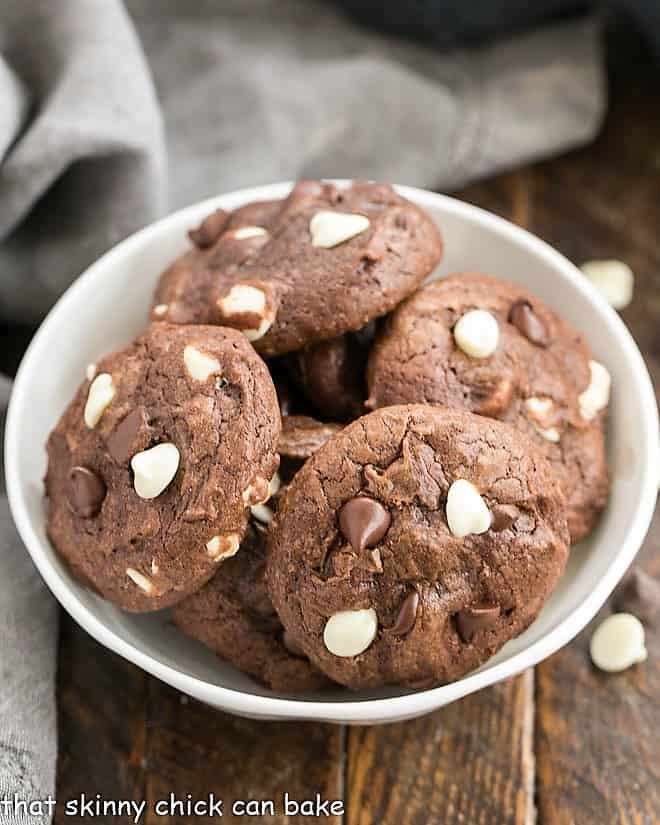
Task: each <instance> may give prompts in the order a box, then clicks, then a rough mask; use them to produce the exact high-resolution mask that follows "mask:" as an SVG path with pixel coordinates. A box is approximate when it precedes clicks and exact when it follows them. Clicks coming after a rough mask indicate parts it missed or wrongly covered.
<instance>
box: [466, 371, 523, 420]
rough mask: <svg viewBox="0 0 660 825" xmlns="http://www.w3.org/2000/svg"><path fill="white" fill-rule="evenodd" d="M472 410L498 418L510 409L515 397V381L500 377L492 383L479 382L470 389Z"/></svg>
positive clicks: (478, 413)
mask: <svg viewBox="0 0 660 825" xmlns="http://www.w3.org/2000/svg"><path fill="white" fill-rule="evenodd" d="M470 397H471V400H472V412H475V413H477V415H487V416H489V417H491V418H497V416H499V415H501V414H502V413H503V412H504V411H505V410H507V409H508V407H509V405H510V404H511V399H512V398H513V382H512V381H510V380H509V379H508V378H500V379H499V380H497V381H496V382H494V383H492V384H479V385H476V386H474V387H472V389H471V391H470Z"/></svg>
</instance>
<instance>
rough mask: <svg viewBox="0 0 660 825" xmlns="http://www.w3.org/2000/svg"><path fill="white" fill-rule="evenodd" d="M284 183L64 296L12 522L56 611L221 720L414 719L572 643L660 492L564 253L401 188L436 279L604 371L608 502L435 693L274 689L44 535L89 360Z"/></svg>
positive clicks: (445, 201) (643, 384)
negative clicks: (52, 477) (573, 331)
mask: <svg viewBox="0 0 660 825" xmlns="http://www.w3.org/2000/svg"><path fill="white" fill-rule="evenodd" d="M289 188H290V184H287V183H282V184H275V185H272V186H264V187H260V188H254V189H248V190H243V191H240V192H234V193H232V194H230V195H224V196H222V197H218V198H213V199H211V200H208V201H205V202H203V203H200V204H197V205H195V206H191V207H189V208H188V209H184V210H182V211H181V212H177V213H176V214H174V215H171V216H170V217H168V218H165V219H164V220H161V221H159V222H158V223H155V224H153V225H152V226H149V227H147V228H146V229H143V230H142V231H140V232H138V233H137V234H135V235H133V236H132V237H130V238H128V239H127V240H126V241H124V242H123V243H121V244H119V246H117V247H115V248H114V249H112V250H111V251H110V252H108V253H107V254H106V255H104V256H103V257H102V258H101V259H100V260H99V261H97V262H96V263H95V264H94V265H93V266H91V267H90V268H89V269H88V270H87V271H86V272H85V273H84V274H83V275H82V276H81V277H80V278H79V279H78V280H77V281H76V283H75V284H74V285H73V286H72V287H71V288H70V289H69V290H68V291H67V293H66V294H65V295H64V296H63V297H62V299H61V300H60V301H59V302H58V303H57V305H56V306H55V307H54V309H53V310H52V311H51V313H50V314H49V316H48V317H47V319H46V320H45V321H44V323H43V324H42V326H41V328H40V330H39V331H38V333H37V334H36V336H35V338H34V340H33V341H32V344H31V345H30V348H29V350H28V352H27V354H26V355H25V358H24V359H23V363H22V364H21V367H20V370H19V372H18V376H17V378H16V384H15V387H14V392H13V396H12V399H11V405H10V409H9V414H8V420H7V430H6V476H7V486H8V491H9V500H10V503H11V508H12V512H13V514H14V519H15V521H16V525H17V527H18V529H19V532H20V534H21V536H22V537H23V540H24V541H25V544H26V545H27V548H28V550H29V552H30V554H31V556H32V558H33V560H34V562H35V564H36V565H37V567H38V568H39V570H40V572H41V574H42V576H43V577H44V579H45V580H46V583H47V584H48V586H49V587H50V589H51V590H52V591H53V593H54V594H55V595H56V596H57V598H58V599H59V601H60V602H61V604H62V605H63V607H64V608H65V609H66V610H68V612H69V613H70V614H71V615H72V616H73V617H74V618H75V619H76V621H78V622H79V623H80V624H81V625H82V626H83V627H84V628H85V629H86V630H87V631H88V632H89V633H91V635H92V636H94V637H95V638H96V639H97V640H98V641H99V642H101V643H102V644H104V645H106V646H107V647H109V648H110V649H111V650H114V651H115V652H116V653H119V654H120V655H121V656H124V657H125V658H127V659H129V660H130V661H132V662H135V664H137V665H139V666H140V667H142V668H144V670H147V671H149V672H150V673H153V674H154V675H155V676H157V677H159V678H160V679H162V680H163V681H165V682H167V683H169V684H170V685H173V686H174V687H175V688H178V689H179V690H181V691H183V692H185V693H188V694H190V695H191V696H194V697H196V698H197V699H200V700H202V701H204V702H207V703H208V704H210V705H214V706H216V707H218V708H222V709H223V710H227V711H230V712H232V713H238V714H241V715H245V716H252V717H259V718H286V719H316V720H328V721H334V722H352V723H371V722H389V721H395V720H400V719H406V718H411V717H414V716H418V715H420V714H423V713H427V712H429V711H432V710H435V709H436V708H439V707H441V706H442V705H445V704H447V703H448V702H452V701H454V700H455V699H458V698H459V697H461V696H465V695H466V694H468V693H472V692H473V691H475V690H478V689H479V688H483V687H485V686H487V685H490V684H493V683H494V682H498V681H500V680H501V679H505V678H507V677H509V676H512V675H513V674H515V673H518V672H519V671H521V670H523V669H524V668H527V667H530V666H531V665H534V664H536V663H537V662H539V661H540V660H541V659H543V658H545V657H546V656H548V655H550V654H551V653H553V652H554V651H555V650H557V649H558V648H560V647H561V646H562V645H564V644H566V643H567V642H568V641H569V640H570V639H572V638H573V637H574V636H575V635H576V634H577V633H578V632H579V631H580V630H581V629H582V628H583V627H584V626H585V625H586V624H587V622H588V621H589V620H590V619H591V618H592V616H593V615H594V614H595V613H596V611H597V610H598V609H599V608H600V606H601V605H602V604H603V602H604V601H605V599H606V598H607V596H608V595H609V593H610V592H611V590H612V589H613V587H614V586H615V584H616V583H617V582H618V581H619V579H620V578H621V576H622V575H623V573H624V571H625V570H626V568H627V567H628V565H629V564H630V563H631V561H632V559H633V557H634V555H635V553H636V552H637V550H638V548H639V546H640V544H641V542H642V540H643V538H644V535H645V533H646V530H647V528H648V525H649V522H650V519H651V516H652V513H653V508H654V504H655V499H656V494H657V489H658V475H657V473H658V470H657V456H658V415H657V407H656V401H655V397H654V393H653V388H652V385H651V382H650V379H649V376H648V373H647V371H646V368H645V366H644V362H643V360H642V358H641V356H640V354H639V351H638V350H637V347H636V346H635V343H634V342H633V340H632V338H631V337H630V335H629V333H628V331H627V329H626V327H625V326H624V325H623V323H622V322H621V320H620V319H619V317H618V316H617V314H616V313H615V312H614V311H613V310H612V309H611V308H610V307H609V306H608V305H607V304H606V303H605V301H604V300H602V299H601V297H600V296H599V295H598V294H597V293H596V292H595V291H594V290H593V289H592V288H591V287H590V285H589V284H588V283H587V281H586V280H585V279H584V278H583V276H582V275H581V274H580V272H579V271H578V270H577V269H576V268H575V267H574V266H573V265H572V264H571V263H569V261H567V260H566V258H564V257H562V256H561V255H560V254H559V253H558V252H556V251H554V250H553V249H551V248H550V247H549V246H547V245H546V244H545V243H543V242H542V241H540V240H539V239H537V238H535V237H534V236H532V235H530V234H529V233H527V232H525V231H523V230H522V229H519V228H517V227H515V226H513V225H512V224H510V223H508V222H506V221H504V220H502V219H500V218H497V217H495V216H494V215H491V214H489V213H488V212H484V211H483V210H481V209H477V208H476V207H474V206H469V205H468V204H465V203H461V202H459V201H456V200H454V199H452V198H448V197H443V196H442V195H435V194H432V193H430V192H425V191H422V190H419V189H409V188H405V187H401V188H400V191H401V193H402V194H403V195H405V196H406V197H408V198H409V199H410V200H412V201H415V202H416V203H419V204H420V205H421V206H423V207H425V208H426V209H427V210H428V212H430V214H431V215H432V216H433V217H434V219H435V220H437V222H438V224H439V226H440V227H441V228H442V231H443V234H444V238H445V242H446V253H445V258H444V260H443V262H442V265H441V267H440V268H439V271H438V273H437V274H440V275H442V274H443V273H448V272H452V271H457V270H467V269H473V270H474V269H476V270H482V271H486V272H490V273H492V274H494V275H499V276H502V277H505V278H509V279H511V280H513V281H517V282H519V283H521V284H524V285H525V286H526V287H529V289H531V290H532V291H533V292H535V293H536V294H537V295H539V296H540V297H541V298H542V299H543V300H544V301H546V302H547V303H548V304H550V306H552V307H554V308H555V309H556V310H558V311H559V312H560V313H561V314H562V315H563V316H564V317H565V318H566V319H567V320H568V321H570V322H571V323H573V324H575V326H577V327H578V328H579V329H581V330H582V331H583V332H584V333H585V334H586V335H587V337H588V339H589V342H590V344H591V346H592V348H593V350H594V353H595V356H596V358H597V359H598V360H600V361H602V362H603V363H605V364H606V365H607V367H608V369H609V371H610V373H611V374H612V379H613V393H612V403H611V407H610V411H611V416H610V431H609V454H610V461H611V470H612V494H611V499H610V504H609V507H608V509H607V511H606V512H605V514H604V515H603V517H602V519H601V521H600V524H599V525H598V528H597V529H596V531H595V532H594V534H593V535H592V536H591V537H590V538H589V540H588V541H585V542H584V543H583V544H582V545H580V546H578V547H576V548H575V549H574V550H573V552H572V556H571V561H570V564H569V567H568V570H567V571H566V574H565V575H564V577H563V579H562V581H561V583H560V585H559V587H558V588H557V590H556V592H555V593H554V594H553V596H552V598H551V599H550V600H549V602H548V603H547V605H546V606H545V608H544V610H543V612H542V613H541V615H540V616H539V618H538V619H537V620H536V621H535V622H534V624H533V625H532V626H531V627H530V628H529V629H528V630H527V631H526V632H525V633H524V634H523V635H522V636H520V637H519V638H517V639H515V640H513V641H511V642H509V643H508V644H507V645H506V646H505V647H504V648H503V649H502V650H501V651H500V652H499V653H498V654H497V655H496V656H495V657H494V658H493V659H491V660H490V661H489V662H487V663H486V664H485V665H484V666H482V667H481V668H480V669H479V670H477V671H475V672H473V673H471V674H469V675H468V676H466V677H465V678H463V679H460V680H459V681H457V682H454V683H452V684H449V685H445V686H444V687H439V688H435V689H433V690H427V691H421V692H417V693H410V692H406V691H402V690H398V689H393V688H389V689H385V690H381V691H376V692H369V693H367V692H363V693H351V692H349V691H347V690H343V689H340V688H337V689H336V690H335V691H334V692H330V693H324V694H318V695H305V696H303V697H290V696H282V695H278V694H275V693H273V692H272V691H269V690H267V689H265V688H263V687H261V686H260V685H258V684H256V683H255V682H254V681H252V680H251V679H250V678H248V677H246V676H244V675H243V674H241V673H238V672H237V671H236V670H234V668H232V667H231V666H229V665H227V664H224V663H221V662H219V661H218V660H217V659H216V658H215V656H213V655H212V654H211V653H210V652H208V651H207V650H205V649H204V648H203V647H202V646H201V645H198V644H197V643H193V642H191V641H190V640H188V639H186V638H185V637H183V636H182V635H181V634H179V632H178V631H177V630H176V629H175V628H174V627H172V626H171V625H170V624H169V623H168V621H167V614H165V613H159V614H152V615H145V616H135V615H131V614H128V613H124V612H122V611H121V610H119V609H117V608H116V607H113V605H111V604H109V603H108V602H105V601H104V600H102V599H101V598H99V597H98V596H96V595H94V593H92V592H91V591H89V590H87V589H85V588H84V587H83V586H81V585H80V584H78V582H76V581H75V580H74V579H73V578H72V577H71V576H70V574H69V573H68V571H67V569H66V567H65V566H64V565H63V564H62V563H61V562H60V560H59V559H58V557H57V556H56V554H55V553H54V551H53V549H52V547H51V546H50V544H49V542H48V540H47V538H46V532H45V519H44V500H43V485H42V478H43V476H44V471H45V467H46V455H45V450H44V444H45V441H46V438H47V436H48V433H49V431H50V430H51V428H52V427H53V426H54V424H55V422H56V421H57V419H58V416H59V415H60V413H61V412H62V411H63V409H64V408H65V406H66V404H67V403H68V402H69V400H70V398H71V397H72V395H73V393H74V391H75V389H76V387H77V386H78V384H79V383H80V381H81V380H82V379H83V376H84V372H85V366H86V364H88V363H89V362H91V361H94V360H95V359H97V358H98V357H99V356H101V355H102V354H104V353H107V352H110V351H111V350H114V349H116V348H118V347H121V346H123V345H124V344H126V343H127V342H128V341H129V340H130V339H131V338H132V337H133V336H134V335H135V334H136V333H137V332H138V331H139V330H140V329H141V328H142V327H143V326H144V325H145V321H146V318H147V311H148V307H149V304H150V298H151V294H152V291H153V287H154V284H155V283H156V279H157V278H158V275H159V273H160V272H161V271H162V270H163V268H164V267H165V266H166V265H167V264H168V263H169V262H170V261H171V260H172V259H173V258H174V257H175V256H176V255H178V254H179V253H180V252H182V251H183V250H184V249H186V247H187V240H186V231H187V230H188V229H189V228H190V227H192V226H195V225H196V224H197V223H198V222H199V221H200V220H201V219H202V218H203V217H204V216H205V215H206V214H208V213H209V212H210V211H211V210H212V209H215V208H216V207H218V206H222V207H224V208H225V209H234V208H236V207H237V206H240V205H241V204H243V203H246V202H248V201H252V200H256V199H271V198H281V197H283V196H284V195H286V193H287V192H288V190H289Z"/></svg>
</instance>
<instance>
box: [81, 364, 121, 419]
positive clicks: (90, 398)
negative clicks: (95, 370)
mask: <svg viewBox="0 0 660 825" xmlns="http://www.w3.org/2000/svg"><path fill="white" fill-rule="evenodd" d="M115 394H116V390H115V385H114V384H113V383H112V376H111V375H110V373H107V372H102V373H101V374H100V375H97V376H96V378H95V379H94V380H93V381H92V383H91V385H90V387H89V393H88V394H87V403H86V404H85V412H84V414H83V415H84V419H85V424H86V425H87V426H88V427H89V429H90V430H93V429H94V427H96V425H97V424H98V423H99V421H100V420H101V416H102V415H103V413H104V412H105V410H106V408H107V407H108V406H109V405H110V404H111V402H112V399H113V398H114V397H115Z"/></svg>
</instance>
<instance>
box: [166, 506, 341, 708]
mask: <svg viewBox="0 0 660 825" xmlns="http://www.w3.org/2000/svg"><path fill="white" fill-rule="evenodd" d="M264 530H265V528H264V525H261V526H260V525H259V522H258V521H254V522H253V523H251V524H250V526H249V527H248V531H247V533H246V535H245V538H244V539H243V542H242V544H241V549H240V551H239V552H238V553H237V554H236V555H235V556H234V557H233V558H231V559H228V560H227V561H226V562H225V563H224V564H223V565H222V566H221V567H220V569H219V570H218V572H217V573H216V574H215V576H214V577H213V578H212V579H211V581H210V582H208V583H207V584H206V585H204V587H203V588H202V589H201V590H199V591H198V592H197V593H195V594H194V595H192V596H189V597H188V598H187V599H185V600H184V601H182V602H181V603H180V604H178V605H177V606H176V608H175V609H174V613H173V618H174V621H175V623H176V624H177V625H178V627H180V628H181V630H183V632H184V633H186V634H187V635H189V636H192V637H193V638H194V639H198V640H199V641H200V642H202V643H203V644H205V645H206V646H207V647H210V648H211V650H213V651H215V652H216V653H217V654H218V656H220V658H221V659H225V660H226V661H228V662H231V664H233V665H234V666H235V667H237V668H238V669H239V670H241V671H243V672H244V673H247V674H249V675H250V676H254V677H255V678H256V679H258V680H259V681H260V682H263V683H264V684H265V685H267V686H268V687H270V688H271V689H272V690H276V691H281V692H285V693H294V692H298V691H304V690H315V689H317V688H320V687H322V686H323V685H325V684H328V680H327V679H326V677H325V676H323V674H322V673H320V671H318V670H316V668H314V667H313V666H312V665H311V664H310V662H309V659H307V657H306V656H305V654H304V653H303V652H302V651H301V650H300V649H299V648H298V647H297V646H296V645H295V643H293V642H292V641H291V640H290V639H289V636H288V634H286V633H285V631H284V628H283V627H282V624H281V622H280V620H279V618H278V616H277V613H276V612H275V608H274V607H273V604H272V602H271V600H270V597H269V595H268V591H267V588H266V539H265V532H264Z"/></svg>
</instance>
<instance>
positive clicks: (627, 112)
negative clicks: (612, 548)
mask: <svg viewBox="0 0 660 825" xmlns="http://www.w3.org/2000/svg"><path fill="white" fill-rule="evenodd" d="M640 59H643V58H639V57H638V63H637V66H636V67H635V68H636V69H637V72H636V73H635V76H634V80H632V78H631V77H630V69H629V68H628V69H627V70H625V69H624V72H623V73H622V74H619V73H615V74H614V77H615V78H620V79H619V80H618V81H617V82H615V85H614V88H613V90H612V100H613V108H612V111H611V114H610V116H609V118H608V120H607V123H606V126H605V130H604V132H603V134H602V136H601V137H600V139H599V140H598V141H597V142H596V144H595V145H594V146H592V147H589V148H588V149H584V150H582V151H580V152H577V153H574V154H572V155H570V156H568V157H566V158H562V159H559V160H556V161H553V162H550V163H545V164H541V165H539V166H538V167H537V168H536V169H535V170H534V176H533V180H534V183H533V185H534V196H533V198H532V203H531V225H532V229H533V231H535V232H537V233H538V234H540V235H541V236H542V237H545V238H547V239H548V240H549V241H550V243H552V244H554V245H555V246H557V247H558V248H559V249H560V250H561V251H563V252H564V253H565V254H567V255H568V256H569V257H571V258H573V260H575V261H576V262H578V263H581V262H582V261H584V260H586V259H590V258H606V257H615V258H620V259H622V260H624V261H626V262H627V263H629V264H630V266H631V267H632V268H633V270H634V272H635V276H636V287H635V296H634V300H633V302H632V304H631V305H630V306H629V307H628V308H627V309H626V310H624V312H623V313H622V316H623V318H624V320H625V321H626V323H627V324H628V326H629V328H630V330H631V332H632V334H633V337H634V338H635V339H636V341H637V342H638V344H639V345H640V347H641V349H642V351H643V353H644V355H645V358H646V361H647V364H648V366H649V369H650V372H651V374H652V376H653V377H654V379H655V384H656V387H658V386H660V246H659V245H658V240H657V227H658V225H660V154H659V153H658V152H659V150H658V147H660V111H659V110H658V107H657V106H651V105H650V101H651V99H652V96H653V95H654V94H655V92H654V90H655V89H657V83H658V80H659V78H657V77H653V71H654V70H653V68H652V66H651V65H650V64H649V65H647V67H646V68H647V71H643V72H639V69H640V68H641V67H640V65H639V60H640ZM624 78H630V81H632V82H626V81H625V80H624ZM615 391H619V392H622V391H625V388H615ZM631 427H633V428H634V422H631ZM652 460H653V459H652ZM659 549H660V519H659V518H658V515H657V513H656V518H655V520H654V523H653V526H652V528H651V531H650V532H649V536H648V538H647V540H646V542H645V544H644V547H643V548H642V551H641V552H640V557H639V563H640V565H642V566H643V567H644V568H645V569H646V570H647V571H648V572H651V573H653V574H654V575H655V576H656V577H658V576H660V554H659V553H658V550H659ZM610 610H611V608H610V607H607V608H605V609H604V611H603V612H602V613H601V615H600V616H599V617H598V618H597V620H596V621H595V622H593V623H592V625H591V626H590V627H588V628H587V629H586V630H585V631H584V632H583V633H582V634H581V635H580V636H579V637H578V639H576V641H575V642H573V643H572V644H571V645H569V646H568V647H566V648H564V649H563V650H562V651H560V652H559V653H558V654H556V655H555V656H553V657H552V658H551V659H549V660H548V661H546V662H544V663H542V664H541V665H540V666H539V667H538V668H537V672H536V682H537V694H536V718H537V729H536V758H537V802H538V809H539V822H540V823H541V825H546V823H549V824H550V825H574V824H575V825H578V824H579V825H604V824H605V823H607V825H609V824H610V823H621V825H628V824H630V825H656V824H657V823H658V822H660V745H659V740H658V735H657V732H658V730H660V627H658V623H657V622H649V623H647V627H646V637H647V648H648V651H649V658H648V661H647V662H646V663H645V664H643V665H639V666H636V667H635V668H632V669H631V670H629V671H627V672H625V673H621V674H617V675H608V674H604V673H600V672H598V671H596V669H595V668H594V667H593V666H592V665H591V663H590V660H589V652H588V645H589V639H590V637H591V635H592V633H593V630H594V628H595V626H596V624H597V622H598V621H600V619H601V618H603V616H604V615H605V614H606V613H607V612H609V611H610Z"/></svg>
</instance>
